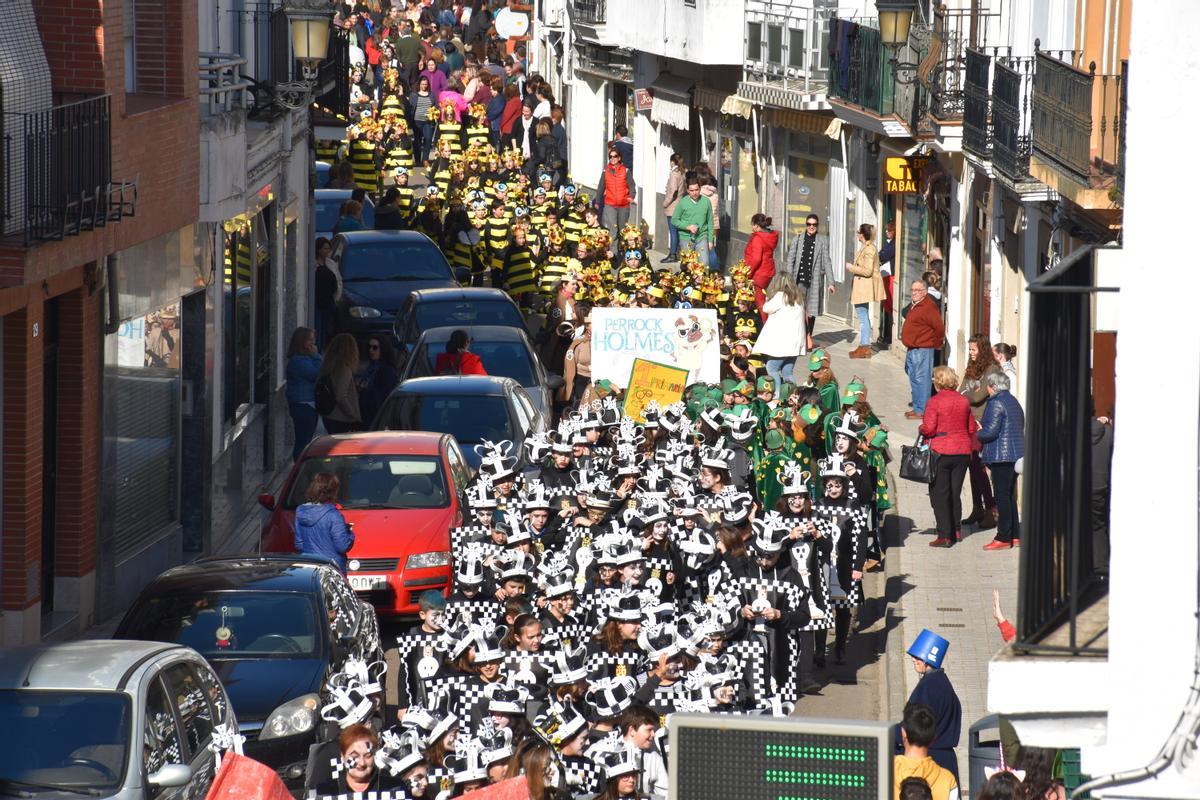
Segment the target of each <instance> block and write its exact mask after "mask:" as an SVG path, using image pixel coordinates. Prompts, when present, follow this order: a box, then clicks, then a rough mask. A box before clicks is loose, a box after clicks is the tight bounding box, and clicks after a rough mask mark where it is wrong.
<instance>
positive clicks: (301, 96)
mask: <svg viewBox="0 0 1200 800" xmlns="http://www.w3.org/2000/svg"><path fill="white" fill-rule="evenodd" d="M280 10H281V11H282V12H283V14H284V16H285V17H286V18H287V21H288V28H289V30H290V32H291V44H292V47H291V50H292V52H291V56H292V59H293V60H294V61H299V62H300V76H301V79H300V80H298V81H297V80H292V81H282V82H280V83H278V84H276V87H275V99H276V102H278V103H279V104H280V105H282V106H284V107H286V108H304V107H305V106H307V105H308V104H309V103H311V102H312V94H313V88H314V86H315V85H316V82H317V73H318V69H319V68H320V66H321V62H322V61H324V60H325V56H326V54H327V53H328V50H329V27H330V25H331V23H332V22H333V6H332V5H331V4H330V3H329V0H284V3H283V7H282V8H281V9H280Z"/></svg>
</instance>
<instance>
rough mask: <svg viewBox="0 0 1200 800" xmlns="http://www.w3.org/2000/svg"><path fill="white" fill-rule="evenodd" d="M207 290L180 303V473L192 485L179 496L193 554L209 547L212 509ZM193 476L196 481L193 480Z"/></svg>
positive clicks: (186, 541) (185, 545)
mask: <svg viewBox="0 0 1200 800" xmlns="http://www.w3.org/2000/svg"><path fill="white" fill-rule="evenodd" d="M204 302H205V298H204V292H203V291H200V292H192V293H191V294H189V295H187V296H185V297H184V298H183V300H182V302H181V303H180V310H179V312H180V326H181V328H182V339H183V341H182V342H180V359H179V366H180V373H181V374H180V384H181V391H180V406H181V408H180V412H181V414H180V416H181V417H182V418H183V423H182V430H181V431H180V453H181V456H180V458H181V461H182V464H181V466H182V469H181V472H180V474H182V475H186V476H189V477H188V480H187V483H188V486H187V487H186V488H185V489H184V490H183V491H182V492H180V495H179V521H180V524H181V525H182V527H183V549H184V550H185V551H187V552H190V553H199V552H203V551H204V549H205V538H206V536H205V533H206V530H207V526H206V525H205V509H206V508H208V490H207V488H206V487H208V485H209V481H208V475H207V472H206V465H207V462H208V459H207V453H208V448H207V447H206V445H205V442H206V439H205V434H204V420H205V417H206V416H207V415H206V414H205V413H204V412H205V409H206V408H207V407H208V382H207V381H206V380H205V379H204V366H205V347H206V345H207V343H206V341H205V329H204V326H205V309H204ZM193 478H194V479H195V483H194V484H193V483H192V480H193Z"/></svg>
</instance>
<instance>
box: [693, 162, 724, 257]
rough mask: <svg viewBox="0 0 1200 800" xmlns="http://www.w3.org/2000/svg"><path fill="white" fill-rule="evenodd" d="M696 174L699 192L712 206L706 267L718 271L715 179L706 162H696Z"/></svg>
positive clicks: (718, 216) (718, 215) (718, 221)
mask: <svg viewBox="0 0 1200 800" xmlns="http://www.w3.org/2000/svg"><path fill="white" fill-rule="evenodd" d="M696 174H697V175H699V176H700V194H702V195H703V196H704V199H705V200H707V201H708V204H709V205H710V206H712V227H713V235H712V237H711V238H712V242H711V243H710V244H709V248H708V268H709V269H711V270H715V271H720V269H721V263H720V259H719V258H718V257H717V239H718V238H720V236H721V198H720V196H719V195H718V194H717V179H716V178H714V177H713V174H712V172H711V171H710V170H709V168H708V164H704V163H701V164H698V165H697V166H696Z"/></svg>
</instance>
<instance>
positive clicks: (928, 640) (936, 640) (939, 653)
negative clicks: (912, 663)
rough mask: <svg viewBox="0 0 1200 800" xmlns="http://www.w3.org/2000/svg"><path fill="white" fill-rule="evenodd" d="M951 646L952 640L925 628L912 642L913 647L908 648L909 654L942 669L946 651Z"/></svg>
mask: <svg viewBox="0 0 1200 800" xmlns="http://www.w3.org/2000/svg"><path fill="white" fill-rule="evenodd" d="M949 648H950V642H948V641H946V640H945V639H943V638H942V637H941V636H938V635H937V634H936V633H934V632H933V631H931V630H929V629H928V628H925V629H924V630H922V631H921V632H920V633H918V634H917V638H916V641H914V642H913V643H912V647H910V648H908V654H909V655H910V656H912V657H913V658H916V659H920V660H921V661H924V662H925V663H926V664H928V665H929V666H931V667H933V668H934V669H941V668H942V661H944V660H945V658H946V651H947V650H948V649H949Z"/></svg>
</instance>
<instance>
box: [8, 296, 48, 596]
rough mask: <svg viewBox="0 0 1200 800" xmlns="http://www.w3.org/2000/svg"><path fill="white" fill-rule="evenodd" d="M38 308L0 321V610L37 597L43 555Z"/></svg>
mask: <svg viewBox="0 0 1200 800" xmlns="http://www.w3.org/2000/svg"><path fill="white" fill-rule="evenodd" d="M41 313H42V307H41V303H40V302H38V303H36V305H27V306H26V307H25V308H22V309H20V310H19V311H15V312H13V313H11V314H7V315H6V316H5V317H4V385H3V392H4V507H3V512H0V513H3V515H4V537H3V540H2V542H0V546H2V548H3V554H4V557H3V573H2V575H0V607H2V608H4V609H14V610H20V609H25V608H28V607H29V606H30V605H32V604H33V603H34V602H35V601H36V600H37V598H38V596H39V590H40V586H39V583H40V575H41V550H42V375H41V373H42V345H41V339H40V338H36V339H35V338H34V337H33V334H32V330H33V328H32V326H33V323H35V322H37V323H39V324H40V322H41Z"/></svg>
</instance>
